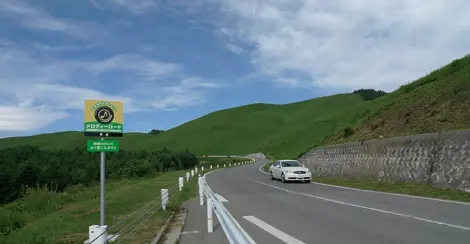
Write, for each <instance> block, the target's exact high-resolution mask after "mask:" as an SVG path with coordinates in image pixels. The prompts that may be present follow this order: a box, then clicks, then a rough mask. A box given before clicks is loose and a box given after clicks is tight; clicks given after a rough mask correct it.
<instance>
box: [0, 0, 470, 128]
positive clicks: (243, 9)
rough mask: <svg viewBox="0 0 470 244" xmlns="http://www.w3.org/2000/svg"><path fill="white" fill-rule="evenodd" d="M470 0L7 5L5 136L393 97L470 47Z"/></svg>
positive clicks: (0, 124)
mask: <svg viewBox="0 0 470 244" xmlns="http://www.w3.org/2000/svg"><path fill="white" fill-rule="evenodd" d="M468 13H470V4H468V0H451V1H449V0H421V1H419V0H388V1H377V0H354V1H350V0H29V1H27V0H0V87H1V89H0V137H10V136H24V135H33V134H39V133H48V132H56V131H64V130H74V131H80V130H82V129H83V107H84V100H85V99H107V100H116V101H122V102H124V111H125V114H124V124H125V125H124V128H125V131H126V132H131V131H132V132H135V131H140V132H148V131H150V130H151V129H163V130H168V129H170V128H173V127H175V126H178V125H180V124H182V123H185V122H188V121H190V120H192V119H195V118H197V117H200V116H203V115H205V114H207V113H210V112H213V111H216V110H220V109H225V108H230V107H236V106H240V105H245V104H250V103H275V104H284V103H290V102H296V101H301V100H306V99H311V98H314V97H319V96H327V95H332V94H337V93H344V92H352V91H354V90H355V89H359V88H373V89H381V90H384V91H387V92H391V91H393V90H394V89H396V88H398V87H399V86H400V85H403V84H406V83H409V82H411V81H413V80H415V79H417V78H419V77H421V76H423V75H425V74H427V73H429V72H430V71H432V70H434V69H436V68H439V67H441V66H443V65H445V64H447V63H449V62H450V61H452V60H453V59H456V58H460V57H462V56H464V55H466V54H468V53H470V45H469V43H470V15H469V14H468Z"/></svg>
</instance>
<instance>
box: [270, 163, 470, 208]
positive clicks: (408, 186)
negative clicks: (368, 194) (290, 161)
mask: <svg viewBox="0 0 470 244" xmlns="http://www.w3.org/2000/svg"><path fill="white" fill-rule="evenodd" d="M271 164H272V163H269V164H265V165H264V166H263V170H264V171H265V172H268V171H269V167H270V165H271ZM312 181H313V182H318V183H324V184H329V185H336V186H344V187H351V188H357V189H363V190H372V191H381V192H390V193H399V194H405V195H412V196H420V197H431V198H438V199H445V200H454V201H462V202H470V193H469V192H464V191H460V190H455V189H442V188H437V187H433V186H432V185H429V184H419V183H403V182H390V181H378V180H372V179H344V178H330V177H315V176H313V177H312Z"/></svg>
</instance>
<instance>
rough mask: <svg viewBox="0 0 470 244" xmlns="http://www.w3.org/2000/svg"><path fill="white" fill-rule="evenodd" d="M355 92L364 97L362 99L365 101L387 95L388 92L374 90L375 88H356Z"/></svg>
mask: <svg viewBox="0 0 470 244" xmlns="http://www.w3.org/2000/svg"><path fill="white" fill-rule="evenodd" d="M353 94H359V95H360V96H361V97H362V100H364V101H370V100H374V99H377V98H379V97H381V96H385V95H387V93H386V92H384V91H382V90H374V89H359V90H355V91H354V92H353Z"/></svg>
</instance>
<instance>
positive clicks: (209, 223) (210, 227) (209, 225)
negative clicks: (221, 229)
mask: <svg viewBox="0 0 470 244" xmlns="http://www.w3.org/2000/svg"><path fill="white" fill-rule="evenodd" d="M213 231H214V225H213V222H212V199H211V198H210V197H209V196H207V232H209V233H212V232H213Z"/></svg>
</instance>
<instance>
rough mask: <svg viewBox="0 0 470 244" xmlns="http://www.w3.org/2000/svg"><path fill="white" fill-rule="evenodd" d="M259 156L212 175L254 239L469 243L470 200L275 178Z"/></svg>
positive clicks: (365, 243) (214, 184)
mask: <svg viewBox="0 0 470 244" xmlns="http://www.w3.org/2000/svg"><path fill="white" fill-rule="evenodd" d="M264 163H266V161H262V160H260V161H257V162H256V163H253V164H248V165H244V166H240V167H236V168H231V169H221V170H217V171H215V172H212V173H210V174H208V175H207V176H206V181H207V183H208V184H209V185H210V187H211V188H212V190H213V191H214V192H215V193H217V194H219V195H220V196H221V197H223V198H225V199H226V200H227V202H224V205H225V206H226V208H227V209H228V210H229V211H230V213H231V214H232V215H233V217H234V218H235V219H236V220H237V221H238V223H239V224H240V225H241V226H242V227H243V229H244V230H245V231H246V232H247V233H248V234H249V235H250V237H251V238H252V239H253V240H254V242H256V243H258V244H264V243H270V244H275V243H290V244H300V243H312V244H314V243H322V244H327V243H332V244H333V243H334V244H341V243H358V244H369V243H370V244H372V243H373V244H376V243H381V244H388V243H400V244H406V243H409V244H416V243H426V244H433V243H436V244H442V243H446V244H450V243H469V240H470V204H463V203H455V202H448V201H438V200H431V199H425V198H415V197H407V196H403V195H394V194H386V193H377V192H368V191H360V190H354V189H346V188H339V187H333V186H327V185H321V184H315V183H312V184H306V183H287V184H283V183H281V182H279V181H272V180H270V178H269V176H268V175H266V174H265V173H262V172H260V170H259V168H260V167H261V166H262V165H263V164H264Z"/></svg>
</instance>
